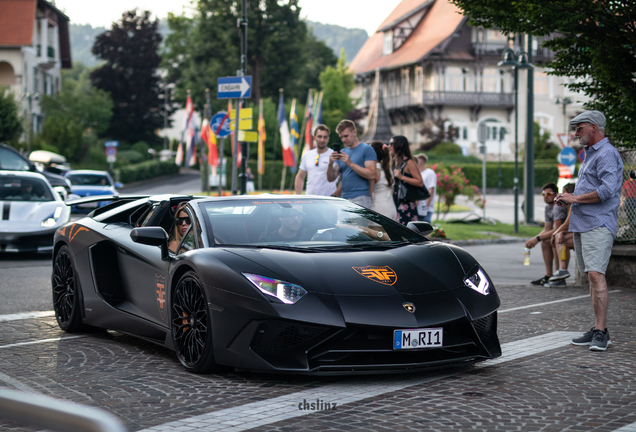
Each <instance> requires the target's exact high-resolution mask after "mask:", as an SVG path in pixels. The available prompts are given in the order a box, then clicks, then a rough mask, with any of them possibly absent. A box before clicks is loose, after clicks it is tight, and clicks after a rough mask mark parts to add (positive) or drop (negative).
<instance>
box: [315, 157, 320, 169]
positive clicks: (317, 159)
mask: <svg viewBox="0 0 636 432" xmlns="http://www.w3.org/2000/svg"><path fill="white" fill-rule="evenodd" d="M319 161H320V155H318V154H317V155H316V166H318V162H319Z"/></svg>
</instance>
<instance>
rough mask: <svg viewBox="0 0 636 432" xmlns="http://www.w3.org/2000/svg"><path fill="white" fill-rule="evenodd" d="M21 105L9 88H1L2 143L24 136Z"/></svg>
mask: <svg viewBox="0 0 636 432" xmlns="http://www.w3.org/2000/svg"><path fill="white" fill-rule="evenodd" d="M22 131H23V127H22V121H21V119H20V105H19V104H18V101H17V99H16V98H15V95H14V94H13V93H12V92H11V91H10V90H9V87H7V86H0V141H11V142H13V141H16V140H17V139H18V138H19V137H20V134H22Z"/></svg>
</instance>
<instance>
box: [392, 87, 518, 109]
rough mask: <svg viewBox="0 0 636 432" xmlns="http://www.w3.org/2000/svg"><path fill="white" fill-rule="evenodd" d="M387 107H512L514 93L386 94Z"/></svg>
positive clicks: (443, 92) (439, 92) (427, 92)
mask: <svg viewBox="0 0 636 432" xmlns="http://www.w3.org/2000/svg"><path fill="white" fill-rule="evenodd" d="M383 100H384V106H385V107H386V109H389V110H390V109H399V108H408V107H412V106H438V105H445V106H465V107H470V106H489V107H498V108H510V107H512V106H513V105H514V94H513V93H483V92H458V91H423V92H417V93H415V92H411V93H406V94H400V95H387V96H384V98H383Z"/></svg>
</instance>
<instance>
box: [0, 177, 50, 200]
mask: <svg viewBox="0 0 636 432" xmlns="http://www.w3.org/2000/svg"><path fill="white" fill-rule="evenodd" d="M0 201H55V198H54V197H53V194H52V193H51V189H50V188H49V187H48V185H47V184H46V183H45V182H44V181H43V180H40V179H37V178H24V177H17V176H2V177H0Z"/></svg>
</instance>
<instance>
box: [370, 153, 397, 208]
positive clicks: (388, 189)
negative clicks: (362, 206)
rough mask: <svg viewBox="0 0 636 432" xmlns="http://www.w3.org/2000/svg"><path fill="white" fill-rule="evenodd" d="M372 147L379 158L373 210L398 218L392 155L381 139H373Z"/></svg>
mask: <svg viewBox="0 0 636 432" xmlns="http://www.w3.org/2000/svg"><path fill="white" fill-rule="evenodd" d="M371 147H373V150H375V154H376V156H377V158H378V162H377V163H376V175H375V185H374V187H373V205H372V206H371V210H373V211H376V212H378V213H380V214H382V215H384V216H386V217H388V218H391V219H393V220H397V210H396V208H395V202H394V201H393V174H392V173H391V167H390V165H391V161H390V157H389V154H388V153H387V151H386V150H385V147H386V145H385V144H384V143H382V142H380V141H373V142H372V143H371Z"/></svg>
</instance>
